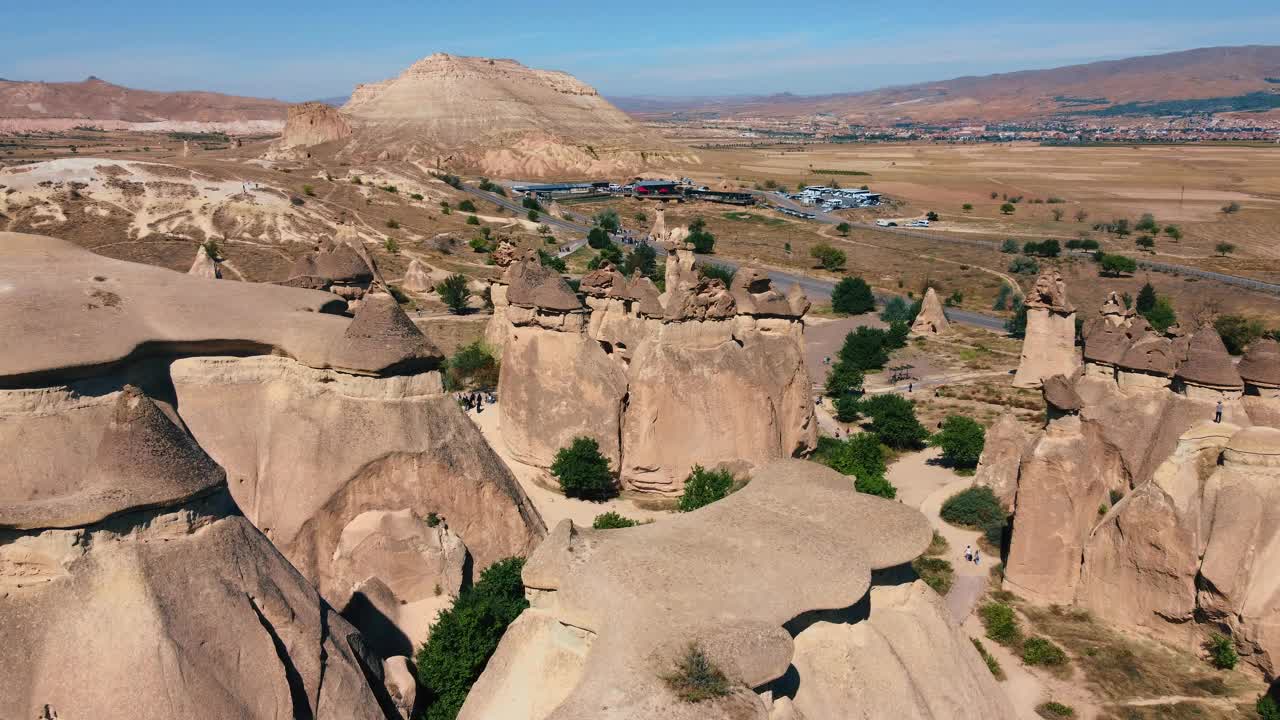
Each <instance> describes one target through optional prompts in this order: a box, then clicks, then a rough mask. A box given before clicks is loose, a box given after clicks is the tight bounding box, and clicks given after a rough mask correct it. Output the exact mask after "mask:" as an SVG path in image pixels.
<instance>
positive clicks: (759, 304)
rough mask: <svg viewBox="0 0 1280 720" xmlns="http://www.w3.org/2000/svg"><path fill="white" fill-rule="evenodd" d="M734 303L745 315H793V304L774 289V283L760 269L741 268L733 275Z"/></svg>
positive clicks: (730, 287)
mask: <svg viewBox="0 0 1280 720" xmlns="http://www.w3.org/2000/svg"><path fill="white" fill-rule="evenodd" d="M729 293H730V294H731V295H733V302H734V304H735V305H736V306H737V310H738V312H739V313H741V314H744V315H774V316H789V315H791V303H789V302H788V301H787V296H786V295H783V294H782V293H781V292H779V291H778V290H776V289H775V288H774V287H773V281H772V280H770V279H769V276H768V275H767V274H765V272H764V271H762V270H760V269H759V268H756V267H752V266H750V265H747V266H744V267H741V268H739V269H738V271H737V272H736V273H734V274H733V283H732V284H731V285H730V286H729Z"/></svg>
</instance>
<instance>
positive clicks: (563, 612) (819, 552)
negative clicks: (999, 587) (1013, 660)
mask: <svg viewBox="0 0 1280 720" xmlns="http://www.w3.org/2000/svg"><path fill="white" fill-rule="evenodd" d="M930 535H931V531H930V529H929V525H928V523H927V522H926V521H925V518H924V516H923V515H921V514H920V513H919V512H917V511H915V510H912V509H910V508H907V507H905V506H903V505H901V504H899V503H894V502H890V501H886V500H882V499H880V498H874V497H870V496H867V495H860V494H858V493H857V492H856V491H854V489H853V488H852V487H851V486H850V484H849V482H848V480H847V478H844V477H843V476H841V475H839V474H837V473H835V472H834V471H832V470H830V469H827V468H824V467H821V466H819V465H817V464H814V463H808V462H804V461H798V460H786V461H779V462H776V463H772V464H770V465H768V466H766V467H765V468H762V469H761V470H760V471H759V472H757V473H756V475H755V477H754V478H753V480H752V482H751V483H750V484H749V485H747V486H746V487H745V488H743V489H742V490H739V491H738V492H736V493H734V494H733V495H731V496H729V497H728V498H725V499H724V500H721V501H720V502H717V503H714V504H712V505H709V506H707V507H705V508H702V509H700V510H697V511H695V512H691V513H685V514H681V515H679V516H678V517H673V518H670V519H668V520H664V521H662V522H661V523H655V524H652V525H645V526H640V527H635V528H627V529H623V530H592V529H590V528H579V527H576V526H574V525H573V524H572V522H571V521H568V520H566V521H564V522H562V523H561V524H560V525H559V526H557V527H556V528H555V529H554V530H553V531H552V532H551V534H550V535H549V536H548V538H547V540H546V541H544V542H543V544H542V545H541V546H539V548H538V549H537V551H535V553H534V554H533V555H532V556H531V557H530V558H529V561H528V563H526V565H525V568H524V572H523V580H524V584H525V588H526V595H527V596H528V597H529V600H530V602H531V607H530V608H529V609H528V610H525V611H524V613H522V614H521V615H520V617H519V618H518V619H517V620H516V621H515V623H513V624H512V626H511V627H510V628H509V629H508V631H507V633H506V635H504V636H503V638H502V642H501V643H500V644H499V646H498V649H497V652H496V653H495V654H494V656H493V658H492V659H491V660H490V661H489V663H488V664H487V665H486V667H485V671H484V673H483V675H481V677H480V679H479V680H478V681H477V682H476V684H475V686H474V687H473V688H472V691H471V693H470V695H469V696H468V697H467V702H466V704H465V705H464V706H463V708H462V712H461V714H460V715H459V718H461V720H480V719H482V718H485V719H487V718H499V717H500V718H510V719H511V720H541V719H542V718H555V719H556V720H577V719H578V718H583V719H584V720H585V719H586V718H592V719H593V720H600V719H604V720H607V719H611V718H618V719H622V718H627V719H628V720H640V719H643V718H663V720H682V719H685V718H687V719H689V720H692V719H693V718H698V719H699V720H721V719H723V720H728V719H729V718H734V719H735V720H741V719H743V718H754V719H757V720H765V719H766V718H781V717H788V715H786V713H793V714H792V715H790V717H809V718H828V717H832V718H835V717H853V716H858V717H867V718H876V719H880V718H883V719H884V720H889V719H890V718H901V717H916V718H922V719H926V720H927V719H931V718H936V719H937V720H942V718H949V719H951V720H978V719H979V718H982V719H983V720H1006V719H1012V718H1013V717H1015V716H1014V712H1013V710H1012V708H1011V707H1010V706H1009V703H1008V700H1007V698H1006V697H1005V695H1004V693H1003V692H1002V691H1001V690H1000V688H999V687H998V686H997V685H996V683H995V681H994V679H993V678H992V676H991V673H990V672H989V671H988V670H987V668H986V666H985V665H984V664H983V662H982V660H981V658H980V657H979V656H978V654H977V652H976V651H975V650H974V648H973V646H972V644H971V643H970V642H969V641H968V639H967V638H966V637H965V635H964V633H963V632H961V631H960V630H959V629H958V628H957V627H956V626H955V625H954V624H953V623H952V621H951V619H950V616H949V614H948V613H947V612H946V610H945V608H944V607H943V606H942V603H941V602H940V600H939V598H938V597H937V595H936V594H935V593H933V591H931V590H930V589H928V588H927V587H926V586H924V584H923V583H921V582H919V581H917V582H914V583H910V582H908V583H906V584H894V581H893V580H892V579H891V578H889V577H882V576H879V575H877V574H874V573H873V571H874V570H877V569H883V568H897V567H898V566H900V565H901V564H902V563H904V562H907V561H908V560H909V559H910V558H911V557H913V556H915V555H916V554H918V553H920V552H921V551H922V550H923V549H924V547H925V546H927V545H928V544H929V538H930ZM891 574H892V573H891ZM690 642H696V643H697V644H698V645H699V646H700V648H701V649H702V650H703V651H704V653H705V654H706V656H707V657H708V658H709V659H710V660H711V662H712V663H714V664H715V665H716V666H718V667H719V668H720V669H721V670H722V671H723V672H724V673H725V674H726V676H727V677H728V678H729V681H730V684H731V687H732V688H733V689H732V691H731V693H730V694H729V696H727V697H725V698H721V699H718V700H716V701H714V702H705V703H689V702H685V701H682V700H681V699H679V698H678V697H677V696H676V695H675V694H674V693H673V692H672V691H671V690H670V689H669V688H667V687H666V685H665V684H664V683H663V680H662V678H663V676H665V675H668V674H670V673H671V671H672V669H673V668H674V666H675V662H676V660H677V659H678V658H679V657H681V656H682V655H683V653H684V652H685V651H686V649H687V648H688V645H689V643H690ZM797 677H798V685H797V680H796V678H797ZM797 711H798V712H797Z"/></svg>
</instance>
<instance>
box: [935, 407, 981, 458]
mask: <svg viewBox="0 0 1280 720" xmlns="http://www.w3.org/2000/svg"><path fill="white" fill-rule="evenodd" d="M986 435H987V432H986V430H984V429H983V428H982V426H981V425H979V424H978V423H977V422H975V421H974V420H972V419H970V418H967V417H964V416H963V415H948V416H947V419H946V420H943V421H942V429H941V430H940V431H938V432H937V433H935V434H934V436H933V437H931V438H929V444H930V445H934V446H936V447H940V448H942V459H943V460H944V461H946V463H947V464H949V465H951V466H952V467H957V468H962V469H971V468H975V467H977V466H978V458H979V457H980V456H981V455H982V447H983V445H984V444H985V443H986Z"/></svg>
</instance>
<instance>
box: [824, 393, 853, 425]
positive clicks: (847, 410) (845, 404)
mask: <svg viewBox="0 0 1280 720" xmlns="http://www.w3.org/2000/svg"><path fill="white" fill-rule="evenodd" d="M831 404H832V405H833V406H835V409H836V420H839V421H840V422H842V423H850V422H853V421H854V420H857V419H858V397H857V396H856V395H841V396H839V397H837V398H836V399H835V401H834V402H833V403H831Z"/></svg>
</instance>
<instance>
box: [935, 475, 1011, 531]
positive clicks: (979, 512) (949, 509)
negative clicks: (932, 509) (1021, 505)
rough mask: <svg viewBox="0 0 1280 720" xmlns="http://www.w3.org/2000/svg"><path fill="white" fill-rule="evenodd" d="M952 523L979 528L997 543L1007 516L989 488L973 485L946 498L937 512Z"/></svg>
mask: <svg viewBox="0 0 1280 720" xmlns="http://www.w3.org/2000/svg"><path fill="white" fill-rule="evenodd" d="M939 514H940V515H941V516H942V519H943V520H946V521H947V522H949V523H951V524H952V525H959V526H961V527H966V528H970V529H973V530H981V531H983V533H984V534H985V535H986V538H987V540H988V541H989V542H990V543H991V544H993V545H999V544H1000V542H1001V540H1002V539H1003V535H1004V527H1005V523H1006V522H1007V520H1008V516H1007V515H1005V512H1004V508H1002V507H1001V506H1000V500H999V499H997V498H996V495H995V493H994V492H992V491H991V488H989V487H986V486H985V485H975V486H974V487H971V488H966V489H964V490H961V491H960V492H958V493H956V494H955V495H952V496H951V497H949V498H947V501H946V502H944V503H942V511H941V513H939Z"/></svg>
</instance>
